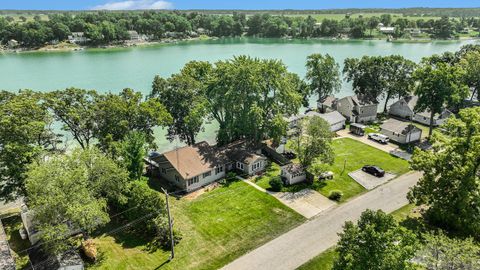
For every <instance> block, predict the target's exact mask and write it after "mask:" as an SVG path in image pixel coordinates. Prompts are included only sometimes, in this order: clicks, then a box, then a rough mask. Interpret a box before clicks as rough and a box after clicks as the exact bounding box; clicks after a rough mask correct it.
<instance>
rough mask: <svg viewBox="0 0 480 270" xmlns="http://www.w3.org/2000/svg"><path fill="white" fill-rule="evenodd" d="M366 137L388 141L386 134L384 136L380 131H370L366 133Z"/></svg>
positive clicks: (382, 141)
mask: <svg viewBox="0 0 480 270" xmlns="http://www.w3.org/2000/svg"><path fill="white" fill-rule="evenodd" d="M368 138H369V139H370V140H374V141H376V142H379V143H388V140H389V138H388V136H385V135H383V134H380V133H370V134H368Z"/></svg>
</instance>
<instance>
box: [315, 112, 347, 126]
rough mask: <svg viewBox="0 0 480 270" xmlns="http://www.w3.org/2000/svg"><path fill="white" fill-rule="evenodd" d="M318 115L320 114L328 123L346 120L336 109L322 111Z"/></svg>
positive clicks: (333, 123) (332, 123)
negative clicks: (326, 111)
mask: <svg viewBox="0 0 480 270" xmlns="http://www.w3.org/2000/svg"><path fill="white" fill-rule="evenodd" d="M318 116H320V117H321V118H323V119H324V120H325V121H327V122H328V123H329V124H330V125H335V124H338V123H340V122H344V121H346V120H347V119H346V118H345V117H344V116H343V115H341V114H340V113H339V112H337V111H333V112H329V113H324V114H319V115H318Z"/></svg>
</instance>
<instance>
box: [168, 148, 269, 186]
mask: <svg viewBox="0 0 480 270" xmlns="http://www.w3.org/2000/svg"><path fill="white" fill-rule="evenodd" d="M163 156H164V157H165V158H166V159H167V160H168V162H170V164H171V165H172V166H173V167H174V168H175V170H177V172H178V173H179V174H180V175H181V176H182V177H183V178H184V179H189V178H192V177H194V176H197V175H200V174H202V173H205V172H208V171H211V170H213V169H214V168H215V167H218V166H222V165H224V164H226V163H230V162H232V161H239V162H242V163H245V164H251V163H254V162H255V161H257V160H259V159H264V158H265V157H263V156H261V155H257V154H255V152H254V151H253V150H252V149H250V148H248V147H246V144H245V142H243V141H238V142H234V143H231V144H229V145H226V146H223V147H217V146H215V145H213V146H212V145H209V144H208V143H207V142H205V141H203V142H200V143H197V144H195V145H192V146H184V147H181V148H178V149H176V150H172V151H169V152H166V153H163Z"/></svg>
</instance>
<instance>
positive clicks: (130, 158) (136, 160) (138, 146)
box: [117, 131, 147, 180]
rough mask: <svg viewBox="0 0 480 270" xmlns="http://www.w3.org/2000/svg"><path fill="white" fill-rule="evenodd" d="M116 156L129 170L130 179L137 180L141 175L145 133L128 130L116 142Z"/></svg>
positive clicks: (144, 152) (143, 166) (143, 164)
mask: <svg viewBox="0 0 480 270" xmlns="http://www.w3.org/2000/svg"><path fill="white" fill-rule="evenodd" d="M117 148H118V150H117V152H118V156H119V157H120V163H121V164H122V165H123V167H125V169H127V171H128V172H129V177H130V179H133V180H138V179H140V178H141V177H142V175H143V169H144V168H145V162H144V161H143V159H144V158H145V156H146V152H147V151H146V141H145V135H144V134H143V133H141V132H138V131H134V132H130V133H128V134H127V136H125V138H124V139H123V140H122V141H121V142H119V143H118V147H117Z"/></svg>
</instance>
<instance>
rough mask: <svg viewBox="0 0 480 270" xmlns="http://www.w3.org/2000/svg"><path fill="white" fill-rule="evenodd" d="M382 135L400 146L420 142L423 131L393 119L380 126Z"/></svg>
mask: <svg viewBox="0 0 480 270" xmlns="http://www.w3.org/2000/svg"><path fill="white" fill-rule="evenodd" d="M380 133H382V134H383V135H386V136H388V137H389V138H390V141H394V142H397V143H400V144H406V143H412V142H416V141H420V139H421V138H422V130H421V129H419V128H418V127H416V126H414V125H412V124H410V123H408V122H403V121H399V120H396V119H393V118H390V119H388V120H387V121H385V122H384V123H383V124H382V125H381V126H380Z"/></svg>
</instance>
